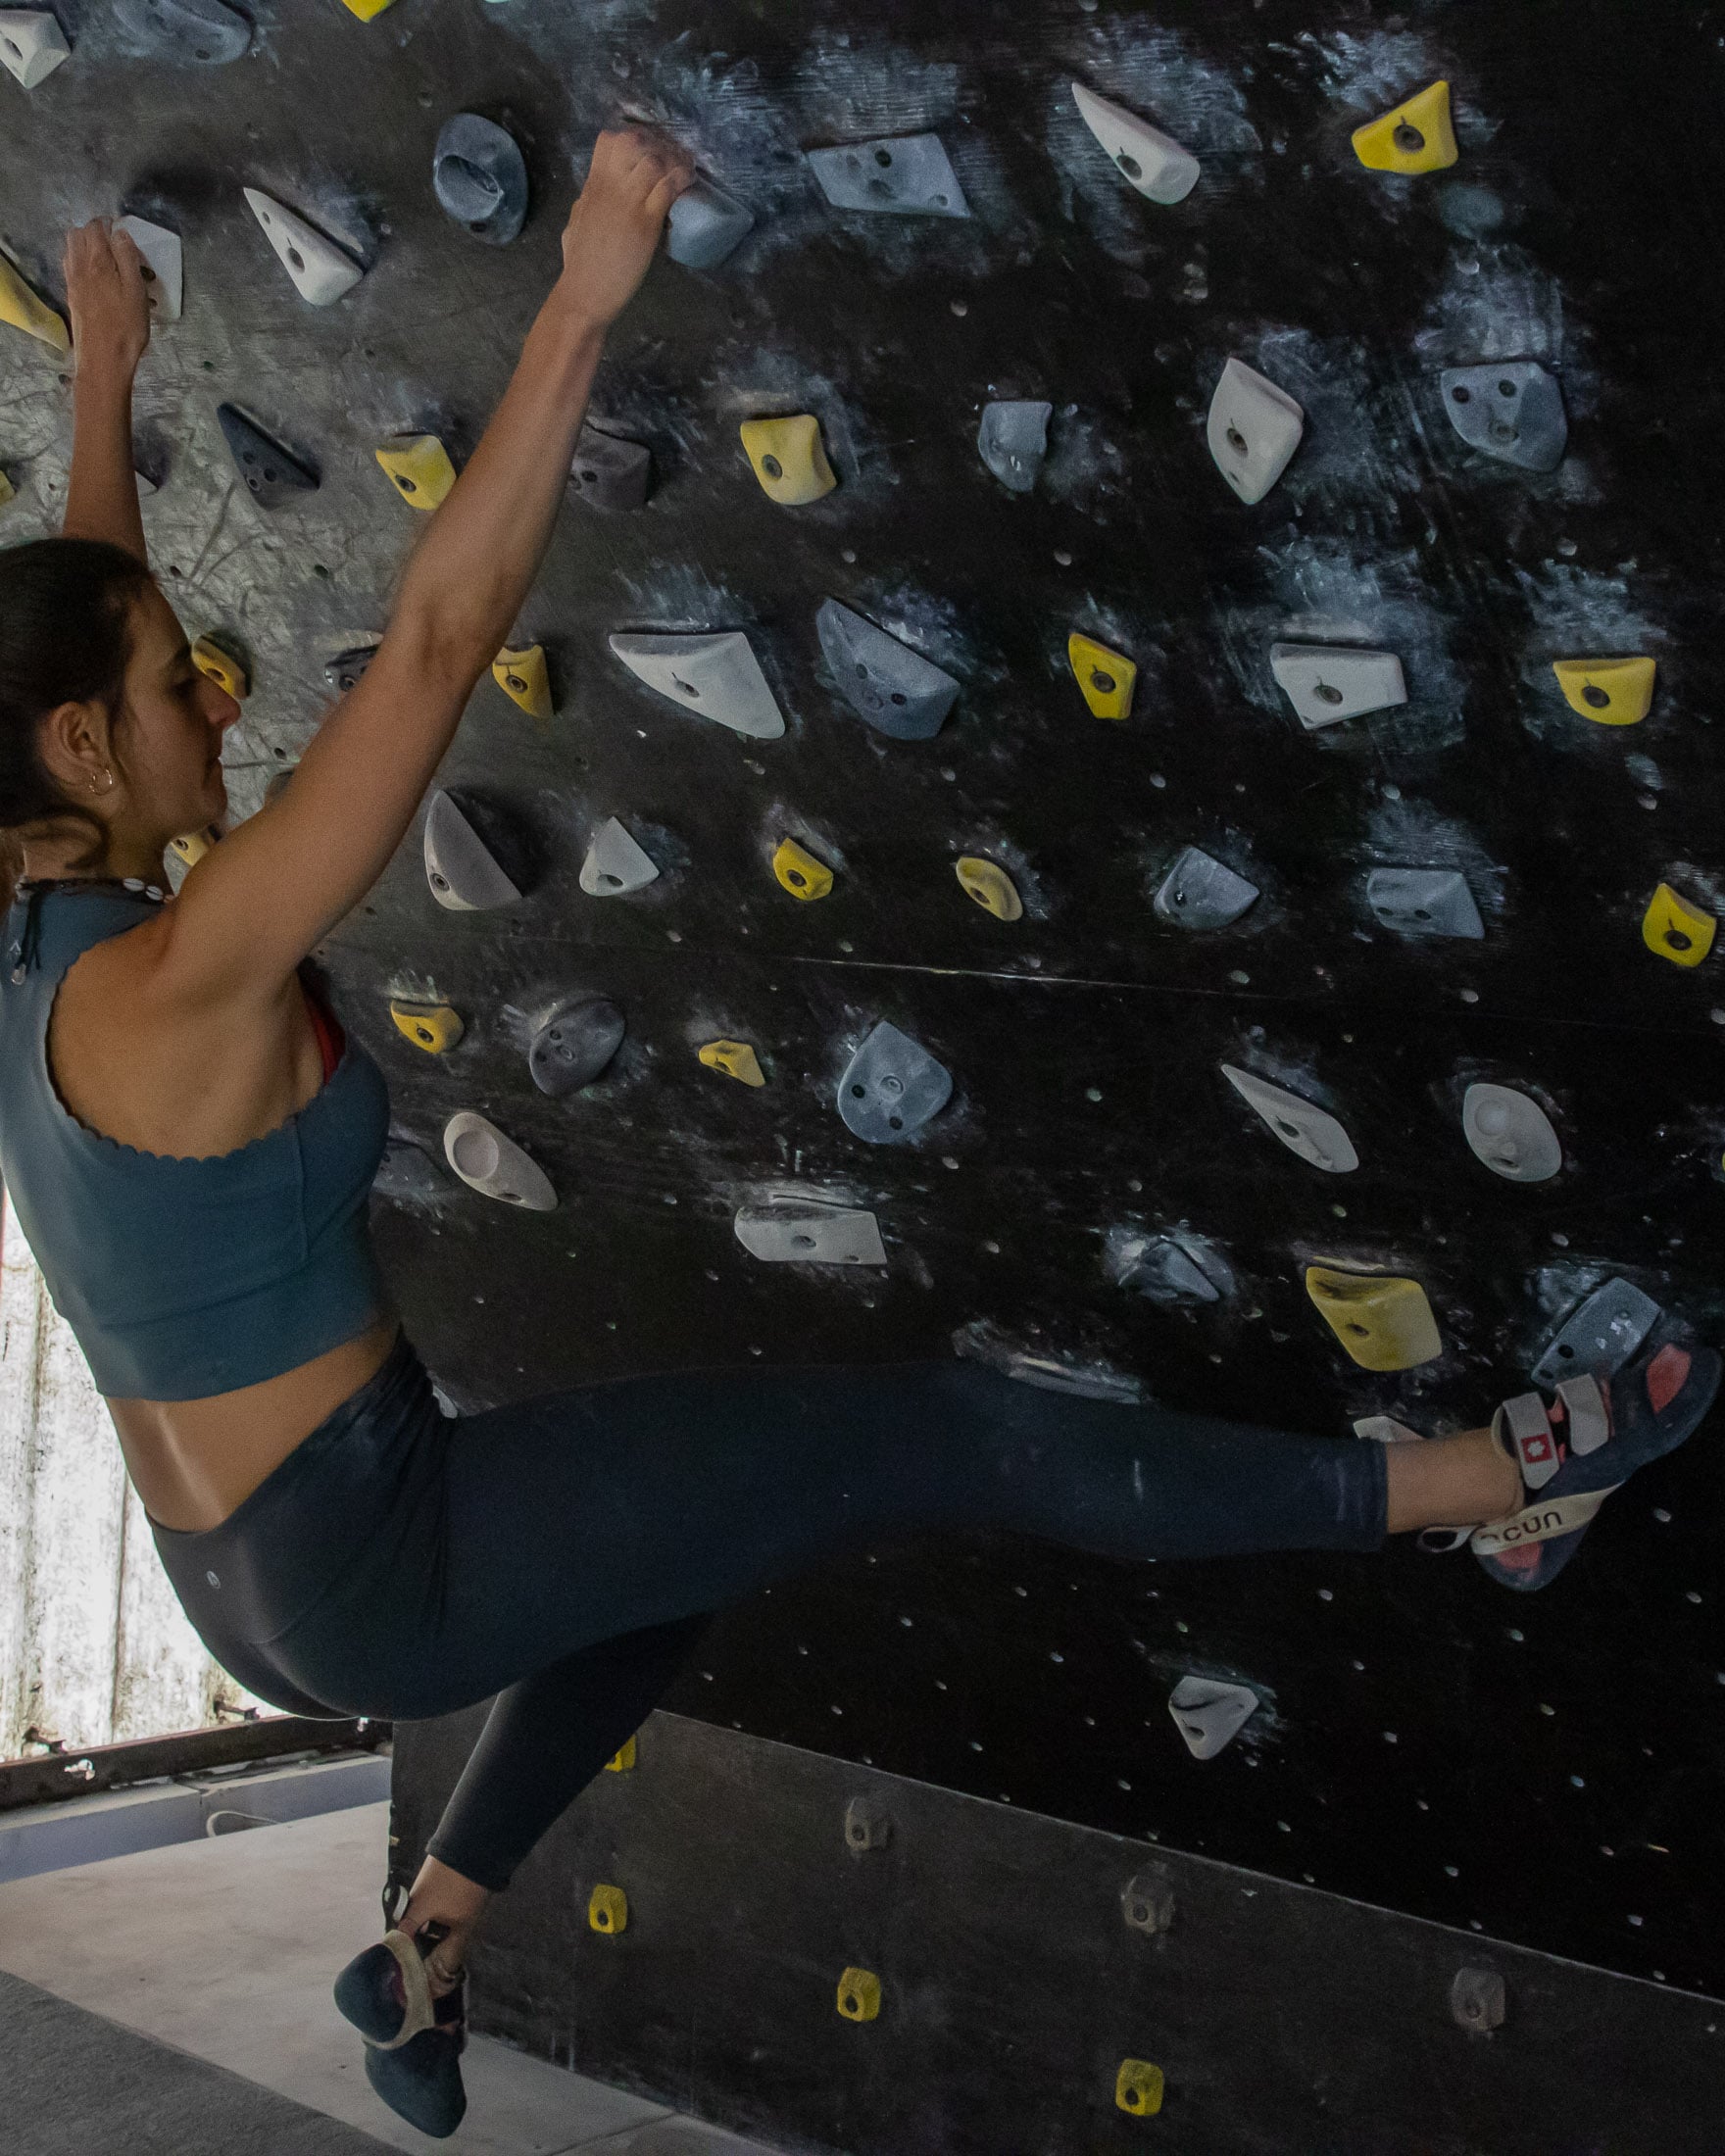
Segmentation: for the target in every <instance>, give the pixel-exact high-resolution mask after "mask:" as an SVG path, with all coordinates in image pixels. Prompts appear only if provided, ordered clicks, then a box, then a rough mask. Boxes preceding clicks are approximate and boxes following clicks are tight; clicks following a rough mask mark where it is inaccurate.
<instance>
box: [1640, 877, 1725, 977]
mask: <svg viewBox="0 0 1725 2156" xmlns="http://www.w3.org/2000/svg"><path fill="white" fill-rule="evenodd" d="M1718 929H1719V923H1718V921H1717V920H1716V919H1715V918H1714V916H1713V915H1712V914H1711V913H1703V912H1702V911H1701V909H1700V907H1699V906H1691V905H1690V903H1689V901H1688V900H1687V899H1686V898H1685V897H1684V896H1683V895H1682V893H1681V892H1678V891H1673V890H1672V888H1671V886H1670V885H1669V884H1668V883H1662V884H1660V886H1659V888H1658V889H1657V890H1656V891H1655V892H1654V893H1653V896H1652V900H1651V904H1650V905H1649V907H1648V909H1647V912H1646V913H1645V914H1644V915H1643V917H1642V924H1641V940H1642V942H1643V943H1645V944H1646V945H1647V947H1648V949H1649V950H1650V951H1654V952H1657V954H1658V955H1659V956H1660V957H1661V958H1669V959H1670V961H1671V963H1672V964H1673V965H1700V962H1701V960H1702V959H1703V958H1704V957H1705V956H1706V955H1707V953H1708V952H1709V951H1711V950H1712V948H1713V938H1714V936H1715V935H1716V934H1717V933H1718Z"/></svg>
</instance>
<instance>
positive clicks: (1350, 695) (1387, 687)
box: [1270, 644, 1407, 733]
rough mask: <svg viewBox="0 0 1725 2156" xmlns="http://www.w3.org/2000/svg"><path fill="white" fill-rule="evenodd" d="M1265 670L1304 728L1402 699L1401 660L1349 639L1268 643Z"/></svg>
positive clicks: (1383, 707) (1389, 705) (1330, 723)
mask: <svg viewBox="0 0 1725 2156" xmlns="http://www.w3.org/2000/svg"><path fill="white" fill-rule="evenodd" d="M1270 671H1271V673H1273V674H1274V675H1275V677H1276V681H1277V683H1278V685H1279V686H1280V687H1281V689H1282V690H1283V692H1284V694H1285V695H1286V696H1287V699H1288V701H1289V703H1290V704H1292V705H1293V707H1294V710H1295V712H1296V714H1297V716H1298V717H1299V720H1300V723H1301V725H1302V726H1304V727H1305V728H1306V731H1307V732H1308V733H1315V732H1316V731H1317V729H1318V727H1320V726H1334V725H1336V724H1338V723H1339V722H1340V721H1341V720H1342V719H1344V718H1358V717H1359V716H1360V715H1361V713H1362V712H1365V711H1390V710H1391V709H1392V708H1393V707H1394V706H1396V705H1398V704H1405V703H1406V702H1407V684H1406V682H1405V680H1404V678H1403V674H1402V662H1401V660H1399V659H1398V658H1397V657H1396V654H1395V653H1394V652H1367V651H1359V650H1356V649H1355V647H1354V646H1352V645H1349V644H1272V645H1271V646H1270Z"/></svg>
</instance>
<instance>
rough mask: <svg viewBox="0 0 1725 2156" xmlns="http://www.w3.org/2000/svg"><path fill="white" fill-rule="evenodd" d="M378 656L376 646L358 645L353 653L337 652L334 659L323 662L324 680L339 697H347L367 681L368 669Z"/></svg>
mask: <svg viewBox="0 0 1725 2156" xmlns="http://www.w3.org/2000/svg"><path fill="white" fill-rule="evenodd" d="M376 656H377V646H376V645H375V644H357V645H355V647H354V649H353V650H352V651H348V652H337V653H336V655H335V657H334V658H333V659H326V660H325V661H324V662H323V678H324V680H325V681H327V682H328V684H329V686H330V687H331V688H332V689H333V690H334V691H335V693H336V695H337V696H346V694H347V692H348V691H349V690H350V689H351V688H353V687H355V686H356V685H357V684H358V683H359V682H361V681H363V680H364V679H365V676H366V668H367V667H368V666H369V665H370V663H371V662H372V660H374V659H375V658H376Z"/></svg>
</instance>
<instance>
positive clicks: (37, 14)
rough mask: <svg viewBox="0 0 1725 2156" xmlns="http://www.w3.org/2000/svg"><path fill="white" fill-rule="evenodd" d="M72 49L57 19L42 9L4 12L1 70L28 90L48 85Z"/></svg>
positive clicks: (1, 13)
mask: <svg viewBox="0 0 1725 2156" xmlns="http://www.w3.org/2000/svg"><path fill="white" fill-rule="evenodd" d="M71 54H72V47H71V46H70V45H69V44H68V43H67V42H66V33H65V31H64V30H62V28H61V27H60V25H59V24H58V23H57V22H56V21H55V19H54V17H53V16H52V15H50V14H48V13H47V12H46V10H44V9H41V8H0V66H3V67H4V68H5V69H6V72H7V73H8V74H13V75H16V76H17V77H18V79H19V81H20V82H22V83H23V84H24V86H25V89H26V90H33V89H34V88H35V87H36V84H37V83H38V82H46V81H47V79H48V77H49V76H50V75H51V74H52V73H54V70H55V69H56V68H57V67H59V65H60V63H61V62H62V61H63V60H66V59H69V58H70V57H71Z"/></svg>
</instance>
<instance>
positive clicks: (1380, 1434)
mask: <svg viewBox="0 0 1725 2156" xmlns="http://www.w3.org/2000/svg"><path fill="white" fill-rule="evenodd" d="M1354 1435H1355V1437H1356V1438H1370V1439H1371V1440H1372V1441H1373V1443H1374V1444H1377V1445H1423V1444H1424V1443H1425V1440H1424V1439H1423V1438H1422V1437H1421V1436H1420V1434H1419V1432H1418V1431H1417V1430H1409V1429H1408V1427H1407V1425H1406V1424H1405V1422H1398V1421H1397V1420H1396V1418H1395V1416H1394V1415H1359V1416H1356V1417H1355V1423H1354ZM1468 1532H1469V1533H1471V1532H1472V1530H1471V1529H1470V1530H1469V1531H1468ZM1464 1539H1465V1538H1464Z"/></svg>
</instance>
